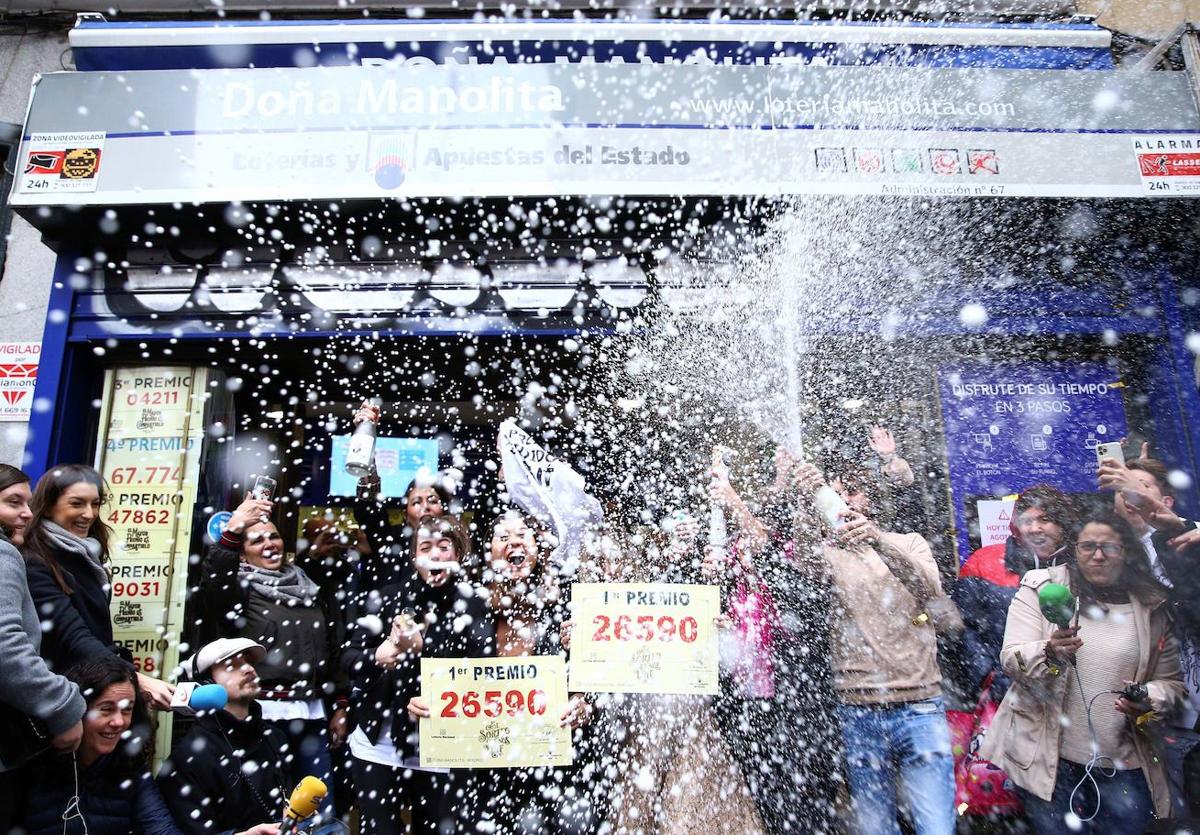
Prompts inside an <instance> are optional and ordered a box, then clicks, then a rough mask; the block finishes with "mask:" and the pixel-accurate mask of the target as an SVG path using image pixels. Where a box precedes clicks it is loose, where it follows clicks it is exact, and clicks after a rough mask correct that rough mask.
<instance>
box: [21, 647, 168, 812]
mask: <svg viewBox="0 0 1200 835" xmlns="http://www.w3.org/2000/svg"><path fill="white" fill-rule="evenodd" d="M67 678H69V679H70V680H71V681H73V682H75V684H76V685H78V687H79V690H80V692H82V693H83V697H84V699H85V701H86V702H87V713H86V715H85V716H84V720H83V741H82V742H81V743H80V745H79V750H78V751H77V752H75V753H65V754H60V753H57V752H51V753H47V754H44V755H43V756H42V757H40V758H39V759H38V760H36V761H35V762H34V763H33V764H32V766H31V770H32V773H31V775H30V777H31V779H30V788H29V791H28V792H27V794H26V796H25V798H24V806H25V810H24V814H23V815H22V816H21V818H20V821H21V822H20V827H21V828H22V829H24V830H25V831H26V832H27V833H28V835H128V833H136V835H182V833H181V832H180V831H179V828H178V827H177V826H176V825H175V821H174V819H173V818H172V817H171V813H170V812H169V811H168V810H167V806H166V804H165V803H164V802H163V799H162V795H160V794H159V792H158V788H157V787H156V786H155V784H154V781H153V780H152V779H151V777H150V773H149V766H150V761H151V760H152V759H153V757H154V730H153V728H152V727H151V725H150V713H149V711H148V710H147V708H146V701H145V699H144V698H142V694H141V691H140V688H139V685H138V678H137V673H136V672H135V671H134V669H133V666H132V665H131V664H129V662H127V661H124V660H123V659H121V658H118V657H117V656H116V655H113V654H112V653H101V654H100V655H97V656H96V657H95V658H93V659H91V660H90V661H84V662H82V663H80V664H78V665H76V666H74V667H72V668H71V669H70V670H68V671H67Z"/></svg>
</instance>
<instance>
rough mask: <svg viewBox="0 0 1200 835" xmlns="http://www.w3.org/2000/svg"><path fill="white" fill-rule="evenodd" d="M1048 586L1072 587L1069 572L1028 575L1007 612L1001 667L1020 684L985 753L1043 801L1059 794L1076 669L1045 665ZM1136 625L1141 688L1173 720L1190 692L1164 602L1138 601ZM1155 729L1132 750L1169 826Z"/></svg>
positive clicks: (1105, 705)
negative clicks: (1042, 594)
mask: <svg viewBox="0 0 1200 835" xmlns="http://www.w3.org/2000/svg"><path fill="white" fill-rule="evenodd" d="M1046 583H1064V584H1066V583H1068V580H1067V569H1066V567H1065V566H1054V567H1052V568H1044V569H1039V570H1036V571H1030V572H1029V573H1027V574H1026V575H1025V576H1024V578H1022V580H1021V587H1020V588H1019V589H1017V595H1016V597H1014V598H1013V602H1012V605H1011V606H1009V608H1008V622H1007V623H1006V624H1005V628H1004V648H1003V649H1002V650H1000V663H1001V664H1002V665H1003V667H1004V671H1005V672H1006V673H1008V674H1009V675H1010V676H1012V680H1013V683H1012V687H1010V688H1009V690H1008V693H1007V694H1005V696H1004V701H1003V702H1001V704H1000V709H999V710H998V711H996V717H995V719H994V720H993V721H992V726H991V728H989V729H988V732H987V736H985V737H984V741H983V745H982V747H981V748H980V751H979V755H980V756H981V757H983V758H984V759H987V760H991V761H992V762H993V763H995V764H996V765H998V766H1000V767H1001V768H1003V769H1004V770H1005V772H1006V773H1007V774H1008V776H1009V777H1010V778H1012V781H1013V782H1014V783H1016V784H1017V785H1018V786H1020V787H1021V788H1023V789H1025V790H1026V791H1028V792H1031V793H1032V794H1035V795H1037V796H1038V797H1040V798H1042V799H1043V800H1049V799H1050V797H1051V795H1052V794H1053V793H1054V780H1055V775H1056V773H1057V770H1058V759H1059V757H1058V751H1059V739H1060V737H1061V734H1062V723H1061V718H1062V715H1063V712H1064V709H1065V704H1066V697H1067V687H1068V686H1075V683H1074V681H1073V680H1072V677H1073V673H1072V671H1071V668H1070V666H1069V665H1066V664H1064V665H1061V667H1056V666H1055V665H1053V664H1050V663H1048V662H1047V659H1046V642H1047V641H1049V639H1050V633H1051V632H1053V631H1054V630H1055V629H1056V628H1057V627H1055V625H1054V624H1052V623H1050V621H1048V620H1046V619H1045V618H1044V617H1043V616H1042V613H1041V610H1040V609H1039V608H1038V589H1039V588H1041V587H1042V586H1043V585H1045V584H1046ZM1133 618H1134V622H1135V625H1136V628H1137V633H1138V645H1139V646H1140V647H1142V656H1141V658H1139V659H1138V668H1137V680H1138V681H1139V682H1142V683H1143V684H1145V685H1146V689H1147V690H1148V691H1149V694H1150V703H1151V704H1152V705H1153V707H1154V710H1155V711H1156V712H1157V713H1158V714H1159V715H1160V716H1163V715H1167V714H1170V713H1171V712H1172V711H1173V710H1174V709H1175V708H1176V707H1177V705H1178V704H1179V702H1180V700H1181V699H1182V697H1183V693H1184V687H1183V682H1182V679H1181V677H1180V672H1179V647H1178V645H1177V644H1176V643H1175V639H1174V638H1173V637H1172V636H1171V629H1170V625H1169V624H1168V622H1167V613H1166V610H1165V608H1164V607H1163V606H1162V602H1161V601H1160V602H1159V603H1156V604H1154V605H1150V606H1147V605H1145V604H1143V603H1141V602H1139V601H1137V600H1134V601H1133ZM1055 670H1058V672H1057V673H1056V672H1055ZM1096 709H1097V710H1102V709H1109V710H1111V709H1112V708H1111V702H1110V701H1105V700H1103V699H1100V700H1097V702H1096ZM1154 724H1157V723H1154ZM1152 727H1153V726H1152V725H1147V726H1144V728H1145V730H1143V731H1142V732H1138V733H1135V734H1134V738H1133V742H1134V748H1135V749H1136V750H1137V758H1138V761H1139V764H1140V766H1141V768H1142V771H1143V773H1144V774H1145V776H1146V782H1147V783H1148V784H1149V786H1150V795H1151V797H1152V798H1153V799H1154V810H1155V813H1156V814H1157V815H1158V816H1159V817H1160V818H1163V817H1167V815H1168V814H1169V813H1170V811H1171V801H1170V794H1169V789H1168V787H1167V778H1166V773H1165V771H1164V769H1163V763H1162V759H1161V757H1160V756H1159V754H1158V753H1156V749H1157V747H1158V740H1157V738H1156V736H1157V734H1156V733H1155V732H1154V731H1153V730H1152Z"/></svg>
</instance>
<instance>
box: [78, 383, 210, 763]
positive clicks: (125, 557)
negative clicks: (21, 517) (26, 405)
mask: <svg viewBox="0 0 1200 835" xmlns="http://www.w3.org/2000/svg"><path fill="white" fill-rule="evenodd" d="M206 378H207V374H206V372H205V370H204V369H193V368H186V367H176V366H156V367H144V368H116V369H111V370H109V371H108V372H107V374H106V378H105V399H104V405H103V414H102V417H101V427H102V430H103V431H102V437H101V439H100V446H99V450H98V453H97V460H98V464H97V466H98V468H99V469H100V472H101V474H102V475H103V476H104V480H105V482H106V483H107V484H108V488H109V497H108V502H107V503H106V504H105V506H104V511H103V514H104V521H105V522H106V523H107V524H108V525H109V527H110V528H112V532H113V535H112V549H111V556H112V564H111V569H112V600H111V610H112V619H113V626H114V635H115V638H116V641H117V643H119V644H121V645H123V646H125V647H126V648H127V649H128V650H129V651H130V652H131V653H132V654H133V657H134V664H135V665H136V666H137V668H138V669H139V670H140V671H141V672H143V673H146V674H147V675H151V676H155V677H159V678H165V677H167V676H169V675H170V673H171V671H172V669H174V667H175V666H176V664H177V663H178V661H179V634H180V630H181V627H182V622H183V604H184V596H185V592H186V588H187V583H186V578H187V565H188V545H189V540H190V538H191V522H192V508H193V505H194V503H195V498H196V487H195V485H196V481H197V476H198V472H199V465H200V446H201V442H202V440H203V437H204V404H205V401H206V398H207V395H206V393H205V392H206V388H205V380H206ZM164 728H165V729H166V730H164ZM169 728H170V725H169V723H166V722H164V723H161V724H160V731H159V732H160V734H164V737H163V738H162V739H160V742H165V741H167V740H169V737H166V736H165V734H169ZM159 750H163V751H166V750H169V749H168V748H164V747H162V746H161V745H160V748H159Z"/></svg>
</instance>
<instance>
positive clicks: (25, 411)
mask: <svg viewBox="0 0 1200 835" xmlns="http://www.w3.org/2000/svg"><path fill="white" fill-rule="evenodd" d="M41 356H42V343H40V342H0V420H8V421H24V420H29V415H30V413H31V412H32V411H33V388H34V386H36V385H37V372H38V360H39V359H40V358H41Z"/></svg>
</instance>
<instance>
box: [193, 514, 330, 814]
mask: <svg viewBox="0 0 1200 835" xmlns="http://www.w3.org/2000/svg"><path fill="white" fill-rule="evenodd" d="M271 511H272V504H271V502H270V501H266V500H263V499H258V498H255V497H254V496H248V497H247V498H246V500H245V501H243V502H242V503H241V505H239V506H238V508H237V509H236V510H235V511H234V512H233V515H232V516H231V517H230V519H229V522H228V524H227V525H226V527H225V530H224V531H223V533H222V534H221V538H220V540H219V541H218V542H216V543H214V544H213V545H212V547H210V548H209V550H208V554H207V555H206V556H205V559H204V562H203V564H202V565H201V571H200V595H199V596H200V598H201V599H202V601H203V606H204V611H205V620H206V623H205V624H204V627H205V629H206V630H207V633H206V636H211V637H212V638H216V637H223V638H249V639H251V640H252V641H257V642H259V643H261V644H262V645H263V646H264V647H265V648H266V657H265V658H262V659H259V662H258V663H257V664H256V669H257V671H258V674H259V677H260V679H261V687H262V692H261V694H260V695H259V696H258V701H259V704H260V706H261V708H262V718H263V721H265V722H267V723H269V724H271V725H273V726H274V727H276V728H278V729H279V730H281V731H283V732H284V734H285V735H286V736H287V740H288V744H289V745H290V747H291V751H292V757H291V758H290V759H289V761H288V764H287V766H288V774H289V777H290V780H289V782H290V783H291V784H293V785H294V784H296V783H298V782H300V780H301V779H303V778H304V777H306V776H309V775H311V776H314V777H318V778H320V779H321V780H324V781H325V783H326V784H328V785H332V784H333V777H332V771H333V763H332V758H331V755H330V747H331V746H332V747H334V748H337V747H340V746H341V744H342V743H343V742H344V741H345V738H346V734H347V733H348V732H349V727H348V725H347V723H346V700H345V695H346V688H345V686H344V685H345V678H344V677H342V676H340V674H339V669H338V666H337V662H336V658H337V656H338V652H339V648H338V646H337V635H336V630H335V629H334V628H333V623H334V621H335V618H334V617H332V616H331V614H332V613H330V612H327V611H326V609H325V607H324V606H323V605H322V599H321V595H320V589H319V588H318V586H317V584H316V583H315V582H313V580H312V578H310V577H309V576H308V575H307V574H306V573H305V572H304V570H303V569H301V568H299V567H298V566H296V565H295V564H293V563H292V562H291V561H289V560H288V559H287V557H286V555H285V554H284V544H283V537H282V536H281V534H280V532H279V529H278V528H277V527H276V526H275V523H274V522H272V521H271V518H270V516H271ZM333 795H334V793H333V792H332V791H331V792H329V794H327V795H326V797H325V801H324V804H323V807H322V810H321V811H322V815H324V816H326V817H329V818H332V817H333V813H334V796H333Z"/></svg>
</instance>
